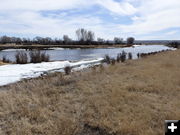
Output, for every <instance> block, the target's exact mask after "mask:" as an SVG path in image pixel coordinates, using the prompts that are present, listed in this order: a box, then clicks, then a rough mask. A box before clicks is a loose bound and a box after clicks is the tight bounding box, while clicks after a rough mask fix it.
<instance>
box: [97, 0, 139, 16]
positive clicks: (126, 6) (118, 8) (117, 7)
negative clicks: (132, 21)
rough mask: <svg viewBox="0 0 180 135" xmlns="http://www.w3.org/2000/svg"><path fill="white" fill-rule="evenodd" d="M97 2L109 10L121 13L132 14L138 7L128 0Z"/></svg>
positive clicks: (98, 0)
mask: <svg viewBox="0 0 180 135" xmlns="http://www.w3.org/2000/svg"><path fill="white" fill-rule="evenodd" d="M97 3H98V4H99V5H101V6H102V7H104V8H106V9H108V10H109V11H111V12H113V13H116V14H119V15H132V14H134V13H136V8H134V7H133V5H131V4H130V3H128V2H116V1H114V0H97Z"/></svg>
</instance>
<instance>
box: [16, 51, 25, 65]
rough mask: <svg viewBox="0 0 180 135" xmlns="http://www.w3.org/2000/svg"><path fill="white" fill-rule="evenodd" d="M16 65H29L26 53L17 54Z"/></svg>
mask: <svg viewBox="0 0 180 135" xmlns="http://www.w3.org/2000/svg"><path fill="white" fill-rule="evenodd" d="M15 59H16V64H27V63H28V56H27V54H26V53H25V52H21V51H19V52H17V53H16V55H15Z"/></svg>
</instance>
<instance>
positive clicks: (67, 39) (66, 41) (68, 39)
mask: <svg viewBox="0 0 180 135" xmlns="http://www.w3.org/2000/svg"><path fill="white" fill-rule="evenodd" d="M63 41H64V43H65V44H68V43H70V42H71V41H72V39H71V38H69V36H68V35H64V36H63Z"/></svg>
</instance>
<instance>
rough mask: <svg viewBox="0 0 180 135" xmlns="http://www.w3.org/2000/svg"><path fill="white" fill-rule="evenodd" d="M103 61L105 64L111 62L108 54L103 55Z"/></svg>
mask: <svg viewBox="0 0 180 135" xmlns="http://www.w3.org/2000/svg"><path fill="white" fill-rule="evenodd" d="M104 62H106V63H107V64H110V63H111V58H110V57H109V55H105V58H104Z"/></svg>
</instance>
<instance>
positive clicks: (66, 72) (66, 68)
mask: <svg viewBox="0 0 180 135" xmlns="http://www.w3.org/2000/svg"><path fill="white" fill-rule="evenodd" d="M71 69H72V68H71V67H70V66H66V67H65V68H64V72H65V74H66V75H69V74H70V73H71Z"/></svg>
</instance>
